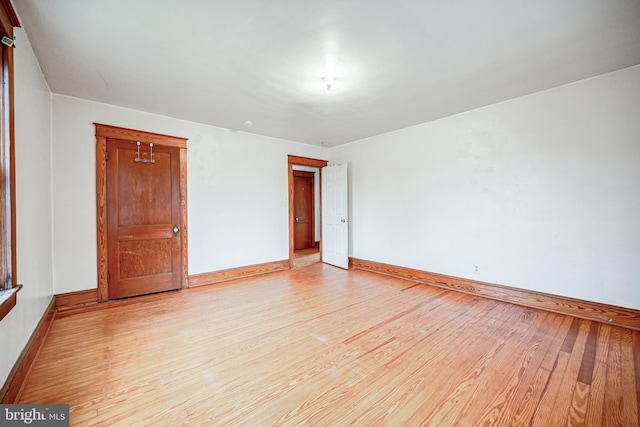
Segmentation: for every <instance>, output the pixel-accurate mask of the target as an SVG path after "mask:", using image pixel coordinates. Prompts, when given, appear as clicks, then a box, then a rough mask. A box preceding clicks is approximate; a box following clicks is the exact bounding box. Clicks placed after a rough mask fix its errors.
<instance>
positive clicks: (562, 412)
mask: <svg viewBox="0 0 640 427" xmlns="http://www.w3.org/2000/svg"><path fill="white" fill-rule="evenodd" d="M591 323H592V322H591V321H590V320H580V322H579V325H580V328H579V330H578V334H577V336H576V339H575V342H574V344H573V349H572V350H571V354H570V355H569V362H568V364H567V369H566V370H565V372H564V377H563V379H562V382H563V383H564V384H567V386H566V389H565V392H564V393H561V394H559V395H558V396H557V398H556V401H555V404H554V405H553V410H552V411H551V417H550V419H549V425H565V424H566V423H567V422H568V418H569V412H570V409H571V403H572V402H573V394H574V392H575V387H576V382H577V378H578V373H579V371H580V365H581V364H582V358H583V356H584V348H585V346H586V343H587V338H588V337H589V330H590V329H591ZM570 332H571V331H570Z"/></svg>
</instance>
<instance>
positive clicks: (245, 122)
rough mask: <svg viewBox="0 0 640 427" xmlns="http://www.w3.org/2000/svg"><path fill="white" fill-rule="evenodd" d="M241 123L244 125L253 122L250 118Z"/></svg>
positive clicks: (251, 124)
mask: <svg viewBox="0 0 640 427" xmlns="http://www.w3.org/2000/svg"><path fill="white" fill-rule="evenodd" d="M242 124H243V125H245V126H253V122H252V121H251V120H245V121H244V122H242Z"/></svg>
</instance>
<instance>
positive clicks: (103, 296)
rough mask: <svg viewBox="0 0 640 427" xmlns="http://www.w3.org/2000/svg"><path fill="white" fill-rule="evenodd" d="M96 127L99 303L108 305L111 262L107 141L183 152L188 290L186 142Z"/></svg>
mask: <svg viewBox="0 0 640 427" xmlns="http://www.w3.org/2000/svg"><path fill="white" fill-rule="evenodd" d="M94 125H95V127H96V221H97V237H98V242H97V243H98V302H105V301H109V283H108V282H107V273H108V271H109V259H108V251H107V138H112V139H122V140H125V141H140V142H144V143H153V144H154V145H164V146H169V147H177V148H179V149H180V159H179V161H180V224H181V231H182V232H181V233H180V238H181V245H182V247H181V251H180V258H181V266H182V275H181V276H182V277H181V280H180V282H181V284H180V287H181V288H182V289H184V288H187V287H188V284H189V279H188V277H189V276H188V271H187V267H188V244H187V243H188V240H187V236H188V232H187V230H188V227H187V138H180V137H177V136H169V135H162V134H157V133H150V132H144V131H139V130H133V129H126V128H121V127H116V126H110V125H105V124H101V123H94Z"/></svg>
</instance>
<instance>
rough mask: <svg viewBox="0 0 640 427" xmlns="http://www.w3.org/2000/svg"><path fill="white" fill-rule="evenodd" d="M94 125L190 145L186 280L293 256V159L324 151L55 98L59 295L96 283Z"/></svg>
mask: <svg viewBox="0 0 640 427" xmlns="http://www.w3.org/2000/svg"><path fill="white" fill-rule="evenodd" d="M94 122H97V123H103V124H108V125H113V126H120V127H126V128H132V129H138V130H144V131H149V132H155V133H162V134H167V135H174V136H179V137H183V138H188V139H189V140H188V142H187V147H188V149H187V153H188V154H187V161H188V166H187V183H188V195H187V199H188V202H187V203H188V222H189V224H188V225H189V274H197V273H205V272H209V271H216V270H221V269H226V268H233V267H240V266H246V265H252V264H258V263H263V262H270V261H279V260H284V259H288V257H289V240H288V225H287V221H288V199H287V198H288V183H287V180H288V178H287V176H288V175H287V174H288V172H287V171H288V161H287V154H293V155H298V156H305V157H313V158H326V156H327V154H328V153H327V151H326V150H322V149H321V148H319V147H313V146H310V145H305V144H299V143H296V142H290V141H283V140H279V139H273V138H267V137H262V136H257V135H251V134H246V133H242V132H235V131H230V130H225V129H221V128H216V127H212V126H207V125H202V124H197V123H193V122H187V121H184V120H178V119H173V118H169V117H164V116H158V115H154V114H149V113H144V112H140V111H135V110H130V109H126V108H120V107H115V106H112V105H106V104H101V103H97V102H91V101H86V100H81V99H78V98H71V97H67V96H62V95H55V94H54V95H53V191H54V195H55V196H54V201H53V224H54V230H55V240H54V253H55V255H56V257H55V269H54V270H55V280H54V284H55V293H56V294H58V293H65V292H72V291H78V290H82V289H90V288H95V287H96V286H97V270H96V268H97V267H96V252H97V248H96V246H97V244H96V190H95V127H94V125H93V123H94Z"/></svg>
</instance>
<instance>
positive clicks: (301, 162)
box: [288, 154, 329, 268]
mask: <svg viewBox="0 0 640 427" xmlns="http://www.w3.org/2000/svg"><path fill="white" fill-rule="evenodd" d="M328 164H329V161H328V160H320V159H311V158H309V157H300V156H293V155H291V154H289V155H288V167H289V268H293V247H294V241H293V221H294V218H295V217H294V215H293V165H296V166H310V167H314V168H318V169H320V171H319V172H318V179H319V180H320V182H319V185H320V215H321V217H320V227H322V168H323V167H325V166H327V165H328ZM320 236H322V229H320ZM320 252H322V239H321V240H320Z"/></svg>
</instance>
